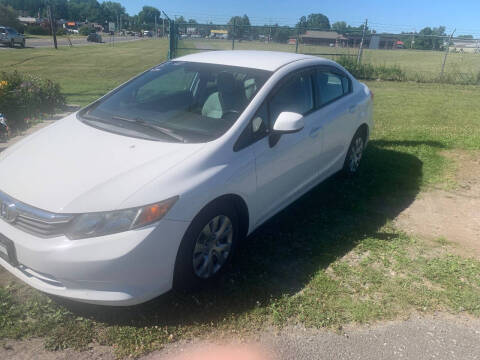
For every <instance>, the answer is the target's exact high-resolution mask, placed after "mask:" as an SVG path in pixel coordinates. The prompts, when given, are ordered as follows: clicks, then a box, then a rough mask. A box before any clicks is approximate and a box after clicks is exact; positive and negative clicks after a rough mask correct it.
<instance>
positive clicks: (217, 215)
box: [173, 202, 240, 291]
mask: <svg viewBox="0 0 480 360" xmlns="http://www.w3.org/2000/svg"><path fill="white" fill-rule="evenodd" d="M239 233H240V232H239V221H238V216H237V213H236V211H235V209H234V208H232V207H231V206H230V205H229V204H228V203H226V202H217V203H213V204H211V205H209V206H208V207H207V208H205V209H203V210H202V211H201V212H200V213H199V214H198V215H197V216H196V217H195V219H194V220H193V221H192V223H191V224H190V226H189V228H188V230H187V231H186V233H185V235H184V237H183V239H182V242H181V244H180V248H179V250H178V254H177V259H176V262H175V273H174V282H173V287H174V288H175V289H176V290H187V291H188V290H196V289H199V288H202V287H205V286H206V285H208V284H210V283H211V282H212V281H214V280H215V279H216V278H218V277H219V276H220V274H221V273H222V272H223V271H224V270H225V268H226V265H227V264H228V262H229V261H230V259H231V258H232V254H233V252H234V251H235V248H236V244H237V241H238V236H239Z"/></svg>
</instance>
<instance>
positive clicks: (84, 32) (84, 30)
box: [78, 25, 92, 36]
mask: <svg viewBox="0 0 480 360" xmlns="http://www.w3.org/2000/svg"><path fill="white" fill-rule="evenodd" d="M91 32H92V29H90V26H87V25H84V26H82V27H81V28H80V29H79V30H78V33H79V34H80V35H84V36H88V34H90V33H91Z"/></svg>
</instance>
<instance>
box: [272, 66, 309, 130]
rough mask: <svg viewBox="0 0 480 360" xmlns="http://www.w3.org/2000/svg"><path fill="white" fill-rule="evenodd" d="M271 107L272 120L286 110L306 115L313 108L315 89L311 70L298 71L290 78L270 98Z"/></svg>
mask: <svg viewBox="0 0 480 360" xmlns="http://www.w3.org/2000/svg"><path fill="white" fill-rule="evenodd" d="M269 108H270V119H271V121H272V122H274V121H275V120H276V119H277V117H278V115H280V113H281V112H284V111H290V112H294V113H298V114H302V115H305V114H306V113H308V112H309V111H310V110H312V109H313V91H312V78H311V76H310V72H302V73H298V74H295V75H294V76H292V77H291V78H290V79H288V80H287V81H286V82H285V83H284V84H283V85H282V86H281V87H280V89H279V90H278V91H277V92H276V93H275V95H273V97H272V98H271V99H270V103H269Z"/></svg>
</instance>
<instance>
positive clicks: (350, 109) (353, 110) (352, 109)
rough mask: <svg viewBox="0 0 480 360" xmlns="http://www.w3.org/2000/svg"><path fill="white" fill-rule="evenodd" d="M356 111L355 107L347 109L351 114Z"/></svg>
mask: <svg viewBox="0 0 480 360" xmlns="http://www.w3.org/2000/svg"><path fill="white" fill-rule="evenodd" d="M356 109H357V105H352V106H350V107H349V108H348V111H350V112H351V113H354V112H355V110H356Z"/></svg>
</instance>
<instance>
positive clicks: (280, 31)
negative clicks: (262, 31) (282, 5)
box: [272, 24, 294, 43]
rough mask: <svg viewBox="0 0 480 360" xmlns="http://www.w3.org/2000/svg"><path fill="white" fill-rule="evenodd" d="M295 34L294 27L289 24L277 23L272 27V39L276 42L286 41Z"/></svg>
mask: <svg viewBox="0 0 480 360" xmlns="http://www.w3.org/2000/svg"><path fill="white" fill-rule="evenodd" d="M293 35H294V34H293V32H292V29H291V28H290V27H288V26H278V24H276V25H275V26H274V27H272V40H273V41H275V42H279V43H286V42H287V41H288V39H289V38H290V36H293Z"/></svg>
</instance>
